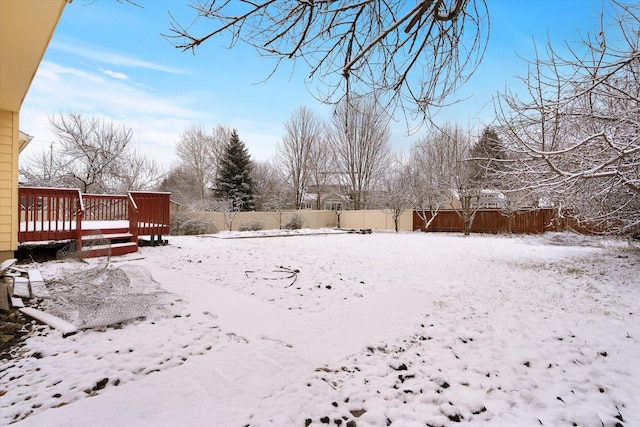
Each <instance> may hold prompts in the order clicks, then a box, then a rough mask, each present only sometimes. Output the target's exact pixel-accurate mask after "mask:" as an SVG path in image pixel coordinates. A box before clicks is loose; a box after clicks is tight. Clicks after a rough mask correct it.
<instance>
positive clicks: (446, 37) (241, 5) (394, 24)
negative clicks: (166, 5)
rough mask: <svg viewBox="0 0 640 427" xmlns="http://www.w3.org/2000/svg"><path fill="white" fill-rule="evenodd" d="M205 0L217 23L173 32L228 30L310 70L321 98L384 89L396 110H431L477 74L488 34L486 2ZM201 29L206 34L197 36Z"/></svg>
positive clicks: (180, 38) (190, 41)
mask: <svg viewBox="0 0 640 427" xmlns="http://www.w3.org/2000/svg"><path fill="white" fill-rule="evenodd" d="M410 3H411V2H406V1H404V0H402V1H401V0H397V1H380V0H364V1H358V2H353V1H350V0H306V1H304V0H299V1H290V0H270V1H262V2H254V1H247V0H236V1H230V0H225V1H217V0H200V1H198V2H196V3H194V4H192V5H191V7H192V8H193V9H194V11H195V12H196V14H197V16H196V19H195V20H194V23H196V21H198V18H205V19H207V20H209V21H208V23H209V22H210V26H209V25H207V26H206V28H203V25H201V24H200V25H199V26H198V27H193V25H194V24H190V25H188V26H183V25H182V24H180V23H179V22H177V20H176V19H173V20H172V22H171V27H170V29H169V34H167V35H165V37H167V38H168V39H169V40H171V41H172V42H173V44H174V45H175V46H176V47H177V48H179V49H182V50H185V51H186V50H191V51H195V49H196V48H197V47H198V46H200V45H201V44H202V43H204V42H206V41H207V40H209V39H211V38H213V37H224V36H228V37H230V38H229V39H225V40H229V47H230V48H232V47H234V46H235V45H237V44H238V43H239V42H241V43H245V44H247V45H249V46H252V47H254V48H255V49H257V51H258V52H259V54H261V55H263V56H267V57H272V58H275V60H276V65H275V68H274V72H275V70H276V69H277V68H278V66H279V65H280V63H281V61H283V60H286V59H292V60H298V59H299V60H302V61H303V62H304V63H306V64H307V65H308V67H309V70H310V71H309V83H311V82H312V81H313V80H314V79H316V80H317V81H319V83H320V85H319V86H318V87H317V97H318V98H319V99H321V100H322V101H325V102H332V103H337V102H338V101H339V100H340V99H341V98H342V97H343V96H344V95H345V94H348V93H357V94H359V95H368V94H372V93H373V94H376V97H377V98H378V99H379V100H384V101H385V102H387V103H388V106H389V107H396V106H400V107H402V108H403V109H404V110H405V111H408V112H413V113H414V114H417V115H419V116H422V117H428V116H429V109H430V108H433V107H439V106H442V105H444V104H446V103H447V102H449V97H450V96H451V95H453V93H454V91H455V90H456V89H457V88H458V87H459V86H460V85H462V84H463V83H465V82H466V81H467V80H468V78H469V77H470V76H471V74H472V73H473V72H474V71H475V69H476V67H477V66H478V64H479V63H480V60H481V59H482V56H483V54H484V50H485V46H486V41H487V38H488V31H487V30H488V12H487V6H486V3H485V0H421V1H418V2H416V3H415V5H413V6H412V5H411V4H410ZM196 32H200V33H201V34H196Z"/></svg>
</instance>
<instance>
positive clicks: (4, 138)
mask: <svg viewBox="0 0 640 427" xmlns="http://www.w3.org/2000/svg"><path fill="white" fill-rule="evenodd" d="M17 207H18V113H16V112H13V111H6V110H0V260H1V259H4V258H8V257H11V256H12V252H13V251H15V250H17V249H18V212H17Z"/></svg>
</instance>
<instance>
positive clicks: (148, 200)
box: [18, 187, 171, 249]
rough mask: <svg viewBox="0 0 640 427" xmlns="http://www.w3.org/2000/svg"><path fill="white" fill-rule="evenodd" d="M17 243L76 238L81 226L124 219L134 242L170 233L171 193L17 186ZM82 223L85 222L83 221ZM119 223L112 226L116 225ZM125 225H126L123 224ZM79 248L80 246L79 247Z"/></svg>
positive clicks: (78, 240)
mask: <svg viewBox="0 0 640 427" xmlns="http://www.w3.org/2000/svg"><path fill="white" fill-rule="evenodd" d="M18 196H19V199H20V206H19V207H18V215H19V216H18V217H19V219H20V223H19V224H20V225H19V229H18V242H20V243H23V242H32V241H35V242H39V241H46V240H70V239H75V240H76V241H77V244H81V242H82V239H81V236H82V230H83V227H84V228H88V229H91V228H110V225H109V224H108V222H112V223H114V224H115V222H116V221H117V222H126V223H127V224H128V228H129V232H130V233H131V234H132V235H133V241H136V242H137V240H138V237H139V236H145V235H148V236H152V237H153V236H162V235H163V234H164V235H166V234H169V204H170V203H169V199H170V196H171V194H170V193H157V192H142V191H134V192H129V193H128V194H127V195H105V194H82V193H81V192H80V190H78V189H67V188H40V187H20V188H19V189H18ZM83 222H84V224H83ZM119 227H122V225H119V226H118V225H113V226H111V228H119ZM125 227H126V226H125ZM78 249H79V248H78Z"/></svg>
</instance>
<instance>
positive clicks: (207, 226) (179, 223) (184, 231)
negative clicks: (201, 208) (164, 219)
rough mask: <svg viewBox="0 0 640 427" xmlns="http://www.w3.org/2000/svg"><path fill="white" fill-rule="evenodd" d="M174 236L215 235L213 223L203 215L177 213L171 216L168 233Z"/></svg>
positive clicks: (216, 228) (215, 229)
mask: <svg viewBox="0 0 640 427" xmlns="http://www.w3.org/2000/svg"><path fill="white" fill-rule="evenodd" d="M169 232H170V233H171V234H172V235H174V236H181V235H182V236H193V235H196V234H211V233H217V232H218V227H217V226H216V223H215V221H213V220H212V219H211V218H209V217H208V216H207V215H206V214H204V213H199V212H178V213H174V214H172V215H171V223H170V231H169Z"/></svg>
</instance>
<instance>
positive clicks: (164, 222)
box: [129, 191, 171, 236]
mask: <svg viewBox="0 0 640 427" xmlns="http://www.w3.org/2000/svg"><path fill="white" fill-rule="evenodd" d="M129 195H130V197H131V198H132V200H134V201H135V203H136V205H137V206H138V218H137V220H138V222H137V224H138V234H139V235H143V236H145V235H146V236H162V235H163V234H165V235H166V234H169V228H170V227H169V222H170V221H169V204H170V199H171V193H163V192H146V191H130V192H129Z"/></svg>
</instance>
